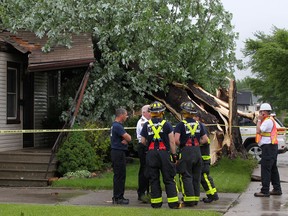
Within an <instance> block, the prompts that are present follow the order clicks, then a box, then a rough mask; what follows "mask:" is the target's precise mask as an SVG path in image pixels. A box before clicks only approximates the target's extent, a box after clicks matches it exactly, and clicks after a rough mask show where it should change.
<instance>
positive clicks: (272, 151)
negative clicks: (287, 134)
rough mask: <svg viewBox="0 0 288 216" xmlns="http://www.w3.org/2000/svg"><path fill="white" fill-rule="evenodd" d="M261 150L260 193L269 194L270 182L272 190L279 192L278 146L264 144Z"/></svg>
mask: <svg viewBox="0 0 288 216" xmlns="http://www.w3.org/2000/svg"><path fill="white" fill-rule="evenodd" d="M261 149H262V157H261V182H262V188H261V192H262V193H264V194H268V193H269V188H270V182H271V183H272V185H273V188H274V190H277V191H281V186H280V177H279V172H278V168H277V155H278V145H275V144H264V145H261Z"/></svg>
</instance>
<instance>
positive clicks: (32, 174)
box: [0, 169, 55, 179]
mask: <svg viewBox="0 0 288 216" xmlns="http://www.w3.org/2000/svg"><path fill="white" fill-rule="evenodd" d="M54 173H55V172H54V171H48V173H47V178H51V177H54ZM45 175H46V170H15V169H0V178H8V179H10V178H13V179H45Z"/></svg>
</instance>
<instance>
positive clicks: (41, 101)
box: [34, 72, 48, 147]
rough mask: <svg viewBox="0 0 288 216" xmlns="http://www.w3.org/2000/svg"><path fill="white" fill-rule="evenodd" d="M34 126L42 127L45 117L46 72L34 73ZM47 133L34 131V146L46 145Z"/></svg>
mask: <svg viewBox="0 0 288 216" xmlns="http://www.w3.org/2000/svg"><path fill="white" fill-rule="evenodd" d="M34 83H35V88H34V128H35V129H43V124H42V122H43V120H44V119H45V118H46V117H47V103H48V97H47V95H48V86H47V85H48V75H47V73H43V72H42V73H35V74H34ZM46 135H47V134H43V133H36V134H35V136H34V146H35V147H39V146H47V145H48V143H47V137H46Z"/></svg>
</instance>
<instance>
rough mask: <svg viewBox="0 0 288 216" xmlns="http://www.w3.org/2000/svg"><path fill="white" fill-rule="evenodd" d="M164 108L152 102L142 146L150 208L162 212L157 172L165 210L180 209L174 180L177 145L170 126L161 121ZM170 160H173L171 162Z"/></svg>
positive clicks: (142, 134)
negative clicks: (164, 191)
mask: <svg viewBox="0 0 288 216" xmlns="http://www.w3.org/2000/svg"><path fill="white" fill-rule="evenodd" d="M165 109H166V108H165V106H164V105H163V104H162V103H160V102H158V101H155V102H154V103H152V104H150V107H149V109H148V111H149V112H150V113H151V119H150V120H149V121H148V122H146V123H145V124H144V125H143V128H142V131H141V142H142V144H143V145H147V147H148V151H147V155H146V172H147V176H148V178H149V182H150V185H151V206H152V207H153V208H161V206H162V204H163V199H162V189H161V184H160V178H161V176H160V171H161V174H162V178H163V182H164V184H165V190H166V194H167V202H168V206H169V207H170V208H173V209H178V208H180V207H181V204H180V202H179V198H178V189H177V186H176V183H175V180H174V178H175V176H176V161H177V155H176V145H175V140H174V133H173V127H172V125H171V123H169V122H168V121H166V120H164V119H163V116H164V110H165ZM171 159H172V160H171Z"/></svg>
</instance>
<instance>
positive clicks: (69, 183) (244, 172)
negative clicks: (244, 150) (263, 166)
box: [53, 158, 257, 193]
mask: <svg viewBox="0 0 288 216" xmlns="http://www.w3.org/2000/svg"><path fill="white" fill-rule="evenodd" d="M256 165H257V162H255V161H254V160H243V159H240V158H237V159H235V160H231V159H227V158H223V159H221V160H220V161H219V162H218V163H217V164H216V165H215V166H212V167H211V176H212V177H213V179H214V182H215V185H216V188H217V191H219V192H225V193H240V192H243V191H244V190H245V189H246V188H247V186H248V184H249V183H250V178H251V173H252V171H253V169H254V168H255V166H256ZM138 168H139V161H138V160H137V159H135V160H134V162H133V163H131V164H129V165H128V166H127V177H126V189H132V190H136V189H137V184H138ZM177 178H178V177H177ZM112 179H113V173H112V171H108V172H105V173H103V174H102V175H100V176H99V177H96V178H90V179H65V180H59V181H56V182H54V183H53V187H73V188H81V189H93V190H97V189H112V182H113V181H112ZM177 182H178V181H177Z"/></svg>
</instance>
